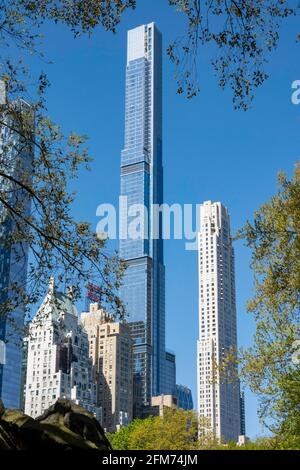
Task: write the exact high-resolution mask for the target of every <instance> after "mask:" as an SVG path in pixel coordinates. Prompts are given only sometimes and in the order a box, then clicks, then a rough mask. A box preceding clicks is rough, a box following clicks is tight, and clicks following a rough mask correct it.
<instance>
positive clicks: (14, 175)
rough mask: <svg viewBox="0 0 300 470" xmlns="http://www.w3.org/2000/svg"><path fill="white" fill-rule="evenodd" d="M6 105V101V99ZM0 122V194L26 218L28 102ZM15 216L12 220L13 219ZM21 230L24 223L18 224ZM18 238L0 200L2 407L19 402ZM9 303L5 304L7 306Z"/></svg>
mask: <svg viewBox="0 0 300 470" xmlns="http://www.w3.org/2000/svg"><path fill="white" fill-rule="evenodd" d="M0 103H1V104H2V105H3V104H5V103H7V101H6V96H5V86H4V84H3V82H1V81H0ZM7 104H8V103H7ZM1 121H2V124H1V126H0V169H1V173H4V174H7V175H8V177H6V176H3V175H2V176H0V195H1V198H2V199H3V200H4V201H5V202H6V203H7V204H9V205H10V206H11V207H12V208H13V209H14V210H16V211H17V212H18V213H20V214H21V216H22V217H27V216H28V215H29V212H30V206H31V204H30V198H29V196H28V193H27V192H26V191H25V190H22V189H21V187H20V185H18V184H17V183H14V182H13V180H14V179H15V180H17V181H20V182H21V183H23V184H28V183H30V182H31V177H32V171H31V164H32V158H33V149H32V147H31V146H30V145H28V142H25V141H24V139H23V138H22V137H21V135H20V133H22V132H24V133H26V134H31V132H32V133H33V130H34V118H33V113H32V109H31V107H30V105H29V104H28V103H26V102H25V101H24V100H22V99H18V100H16V101H13V102H11V103H9V104H8V106H7V111H5V112H2V113H1ZM16 220H17V218H16ZM23 229H24V227H23ZM17 236H18V228H17V225H16V222H15V220H14V219H13V218H12V216H11V213H10V211H8V209H7V208H6V206H5V204H4V203H2V202H0V305H1V306H2V309H1V310H3V306H5V308H4V310H5V311H1V312H0V398H1V399H2V401H3V403H4V405H5V407H7V408H19V407H20V406H21V403H20V397H21V393H22V392H21V367H22V337H23V335H24V331H23V329H24V318H25V305H24V302H23V300H22V299H23V297H24V294H26V281H27V262H28V245H27V243H26V242H25V241H23V242H18V243H14V240H16V237H17ZM13 286H14V287H13ZM7 307H9V308H7Z"/></svg>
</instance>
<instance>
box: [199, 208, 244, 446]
mask: <svg viewBox="0 0 300 470" xmlns="http://www.w3.org/2000/svg"><path fill="white" fill-rule="evenodd" d="M200 210H201V213H200V219H201V220H200V233H199V237H198V248H199V253H198V254H199V341H198V347H197V395H198V396H197V399H198V400H197V401H198V412H199V415H200V416H204V417H207V418H208V419H209V421H210V425H211V428H212V429H213V431H214V434H215V436H216V437H217V438H219V439H222V440H224V441H229V440H233V441H235V442H237V441H238V437H239V435H240V425H241V419H240V384H239V381H238V380H236V381H235V382H230V381H223V380H221V379H220V374H219V369H218V367H217V366H218V364H220V363H221V361H222V359H223V358H224V357H225V356H226V353H227V352H228V351H229V350H230V348H237V325H236V298H235V270H234V251H233V248H232V244H231V237H230V219H229V214H228V210H227V209H226V208H225V207H224V206H223V205H222V204H221V203H220V202H216V203H212V202H211V201H208V202H205V203H204V204H202V205H201V209H200Z"/></svg>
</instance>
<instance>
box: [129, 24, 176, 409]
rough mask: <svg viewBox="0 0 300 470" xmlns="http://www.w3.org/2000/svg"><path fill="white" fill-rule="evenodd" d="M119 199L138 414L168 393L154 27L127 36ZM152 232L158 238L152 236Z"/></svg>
mask: <svg viewBox="0 0 300 470" xmlns="http://www.w3.org/2000/svg"><path fill="white" fill-rule="evenodd" d="M121 196H122V200H121V207H120V211H121V234H122V235H121V240H120V257H121V258H122V259H123V260H125V261H126V262H127V270H126V273H125V276H124V279H123V287H122V290H121V297H122V299H123V301H124V303H125V305H126V309H127V313H128V315H129V318H128V321H129V322H130V324H131V331H132V337H133V339H134V404H135V410H134V411H135V415H138V414H139V408H140V407H141V406H143V405H149V404H150V398H151V396H156V395H159V394H161V393H168V392H169V390H167V389H168V384H167V383H166V378H165V373H164V371H165V362H166V352H165V268H164V261H163V242H162V239H161V234H160V229H159V228H158V221H157V220H156V219H155V218H154V217H153V213H152V210H153V204H159V205H160V204H162V202H163V165H162V37H161V33H160V32H159V30H158V29H157V27H156V26H155V25H154V23H150V24H147V25H143V26H140V27H138V28H135V29H133V30H131V31H129V32H128V49H127V69H126V105H125V146H124V149H123V151H122V155H121ZM142 206H143V207H145V208H146V209H147V210H146V212H145V213H144V214H143V217H142V218H141V224H140V235H139V236H138V237H132V236H131V234H130V224H131V223H132V222H134V218H135V217H136V211H137V210H138V208H139V207H140V208H141V207H142ZM132 208H135V209H134V210H132ZM160 222H161V221H160ZM159 226H161V224H159ZM128 228H129V230H128ZM156 231H157V233H158V236H157V237H153V234H154V233H156ZM127 232H128V233H127Z"/></svg>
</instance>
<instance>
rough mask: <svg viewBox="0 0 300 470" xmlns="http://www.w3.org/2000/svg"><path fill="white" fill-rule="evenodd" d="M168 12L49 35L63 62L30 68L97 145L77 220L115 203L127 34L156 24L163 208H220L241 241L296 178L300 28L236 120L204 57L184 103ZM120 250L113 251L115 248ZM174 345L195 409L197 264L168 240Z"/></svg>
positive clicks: (245, 326)
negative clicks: (80, 32) (85, 33)
mask: <svg viewBox="0 0 300 470" xmlns="http://www.w3.org/2000/svg"><path fill="white" fill-rule="evenodd" d="M167 3H168V2H167V1H165V2H161V1H160V2H158V1H154V2H153V1H152V2H150V1H149V0H148V1H147V0H137V4H138V7H137V9H136V10H135V11H129V12H128V13H126V14H125V15H124V17H123V20H122V22H121V24H120V25H119V27H118V28H117V34H116V35H113V34H111V33H108V32H105V31H103V30H102V29H101V28H97V29H96V31H95V32H94V34H93V35H92V37H91V38H87V37H83V38H80V39H77V40H74V39H73V37H72V34H71V33H70V32H69V31H68V30H67V29H66V28H63V27H61V26H54V25H46V26H45V27H44V28H43V32H44V34H45V38H44V46H43V50H44V52H45V54H46V56H47V58H48V59H50V60H51V61H52V62H53V63H52V64H47V63H45V62H42V61H41V60H37V59H31V60H30V63H31V65H32V70H33V72H34V73H38V72H39V71H40V70H44V71H45V72H46V73H47V75H48V77H49V79H50V81H51V83H52V86H51V88H50V90H49V92H48V106H49V114H50V115H51V117H52V118H53V119H54V120H55V121H57V122H58V123H60V124H62V126H63V128H64V130H65V131H66V132H67V131H69V130H75V131H76V132H78V133H83V134H86V135H88V136H89V149H90V152H91V154H92V156H93V157H94V161H93V163H92V171H91V172H90V173H86V172H82V173H80V176H79V179H78V180H76V182H75V184H74V188H75V189H76V191H77V197H76V204H75V206H74V213H75V215H76V217H77V218H78V219H81V220H88V221H90V222H91V223H92V224H93V226H94V227H96V223H97V218H96V215H95V213H96V208H97V206H98V205H99V204H101V203H111V204H115V205H117V203H118V197H119V187H120V175H119V173H120V171H119V165H120V152H121V149H122V146H123V134H124V93H125V63H126V31H127V30H128V29H131V28H134V27H136V26H139V25H140V24H143V23H149V22H152V21H155V22H156V23H157V25H158V27H159V29H160V30H161V31H162V33H163V37H164V69H163V70H164V86H163V89H164V96H163V104H164V168H165V202H167V203H169V204H172V203H180V204H186V203H193V204H199V203H201V202H203V201H204V200H208V199H212V200H214V201H221V202H222V203H223V204H224V205H226V206H227V207H228V208H229V210H230V214H231V221H232V230H233V232H235V231H236V230H237V229H238V228H239V227H241V226H242V225H243V224H244V223H245V221H246V220H247V219H248V218H251V217H252V215H253V213H254V211H255V210H256V209H257V208H258V207H259V206H260V204H262V203H263V202H264V201H266V200H267V199H268V198H270V196H271V195H272V194H273V193H274V192H275V190H276V175H277V173H278V171H279V170H285V171H286V172H287V173H288V174H291V173H292V170H293V165H294V163H295V162H296V161H297V160H298V161H299V153H300V149H299V143H300V142H299V141H300V106H295V105H292V104H291V83H292V82H293V81H294V80H296V79H300V70H299V47H300V46H297V45H296V43H295V38H296V35H297V34H298V33H299V31H298V25H297V22H296V20H295V21H294V20H292V21H290V22H289V27H288V28H287V27H286V28H285V29H283V30H282V38H281V41H280V44H279V47H278V50H277V51H276V53H275V54H273V55H272V56H271V63H270V64H269V66H268V71H269V73H270V75H271V78H270V79H269V80H268V81H267V82H266V84H265V85H264V86H263V87H262V88H260V89H259V90H258V91H257V95H256V99H255V101H254V103H253V109H252V110H250V111H248V112H247V113H245V112H243V111H234V109H233V105H232V102H231V96H230V93H229V92H222V91H221V90H220V89H219V88H218V86H217V82H216V80H215V78H214V76H213V70H212V67H211V66H210V64H209V60H208V52H207V51H203V53H202V54H203V55H202V60H201V67H200V69H199V77H200V81H201V93H200V95H199V96H198V97H196V98H194V99H193V100H191V101H188V100H186V99H185V98H184V97H182V96H178V95H176V84H175V81H174V79H173V74H174V70H173V66H172V64H170V62H169V60H168V58H167V55H166V52H165V50H166V48H167V45H168V44H169V42H170V41H172V40H173V39H174V37H177V36H179V35H180V34H181V33H182V32H183V30H184V26H185V22H184V18H183V17H182V16H181V15H179V14H178V13H176V12H175V10H174V9H172V8H171V7H169V6H168V4H167ZM112 247H113V246H112ZM235 250H236V285H237V307H238V309H237V310H238V339H239V345H243V346H248V345H249V344H251V338H252V335H253V331H254V329H253V327H254V325H253V322H252V319H251V317H250V316H249V314H247V313H246V301H247V299H249V297H250V296H251V292H252V287H253V278H252V273H251V270H250V268H249V259H250V253H249V251H248V250H247V249H246V248H244V247H243V246H242V244H241V243H236V244H235ZM165 265H166V315H167V324H166V332H167V346H168V348H170V349H171V350H173V351H174V352H176V356H177V382H178V383H182V384H186V385H188V386H189V387H191V388H192V391H193V398H194V404H195V405H196V340H197V331H198V324H197V313H198V312H197V306H198V293H197V255H196V252H188V251H185V249H184V242H183V241H178V240H175V241H166V242H165ZM256 409H257V405H256V399H255V397H253V395H252V394H251V393H250V392H249V391H246V426H247V434H248V435H249V436H251V437H254V436H256V435H258V434H261V433H262V429H261V426H260V425H259V422H258V419H257V414H256Z"/></svg>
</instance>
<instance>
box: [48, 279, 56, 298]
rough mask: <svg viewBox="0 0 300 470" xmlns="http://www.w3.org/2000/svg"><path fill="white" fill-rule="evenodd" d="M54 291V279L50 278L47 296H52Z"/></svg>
mask: <svg viewBox="0 0 300 470" xmlns="http://www.w3.org/2000/svg"><path fill="white" fill-rule="evenodd" d="M54 289H55V281H54V277H53V276H51V277H50V279H49V287H48V292H49V294H54Z"/></svg>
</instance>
